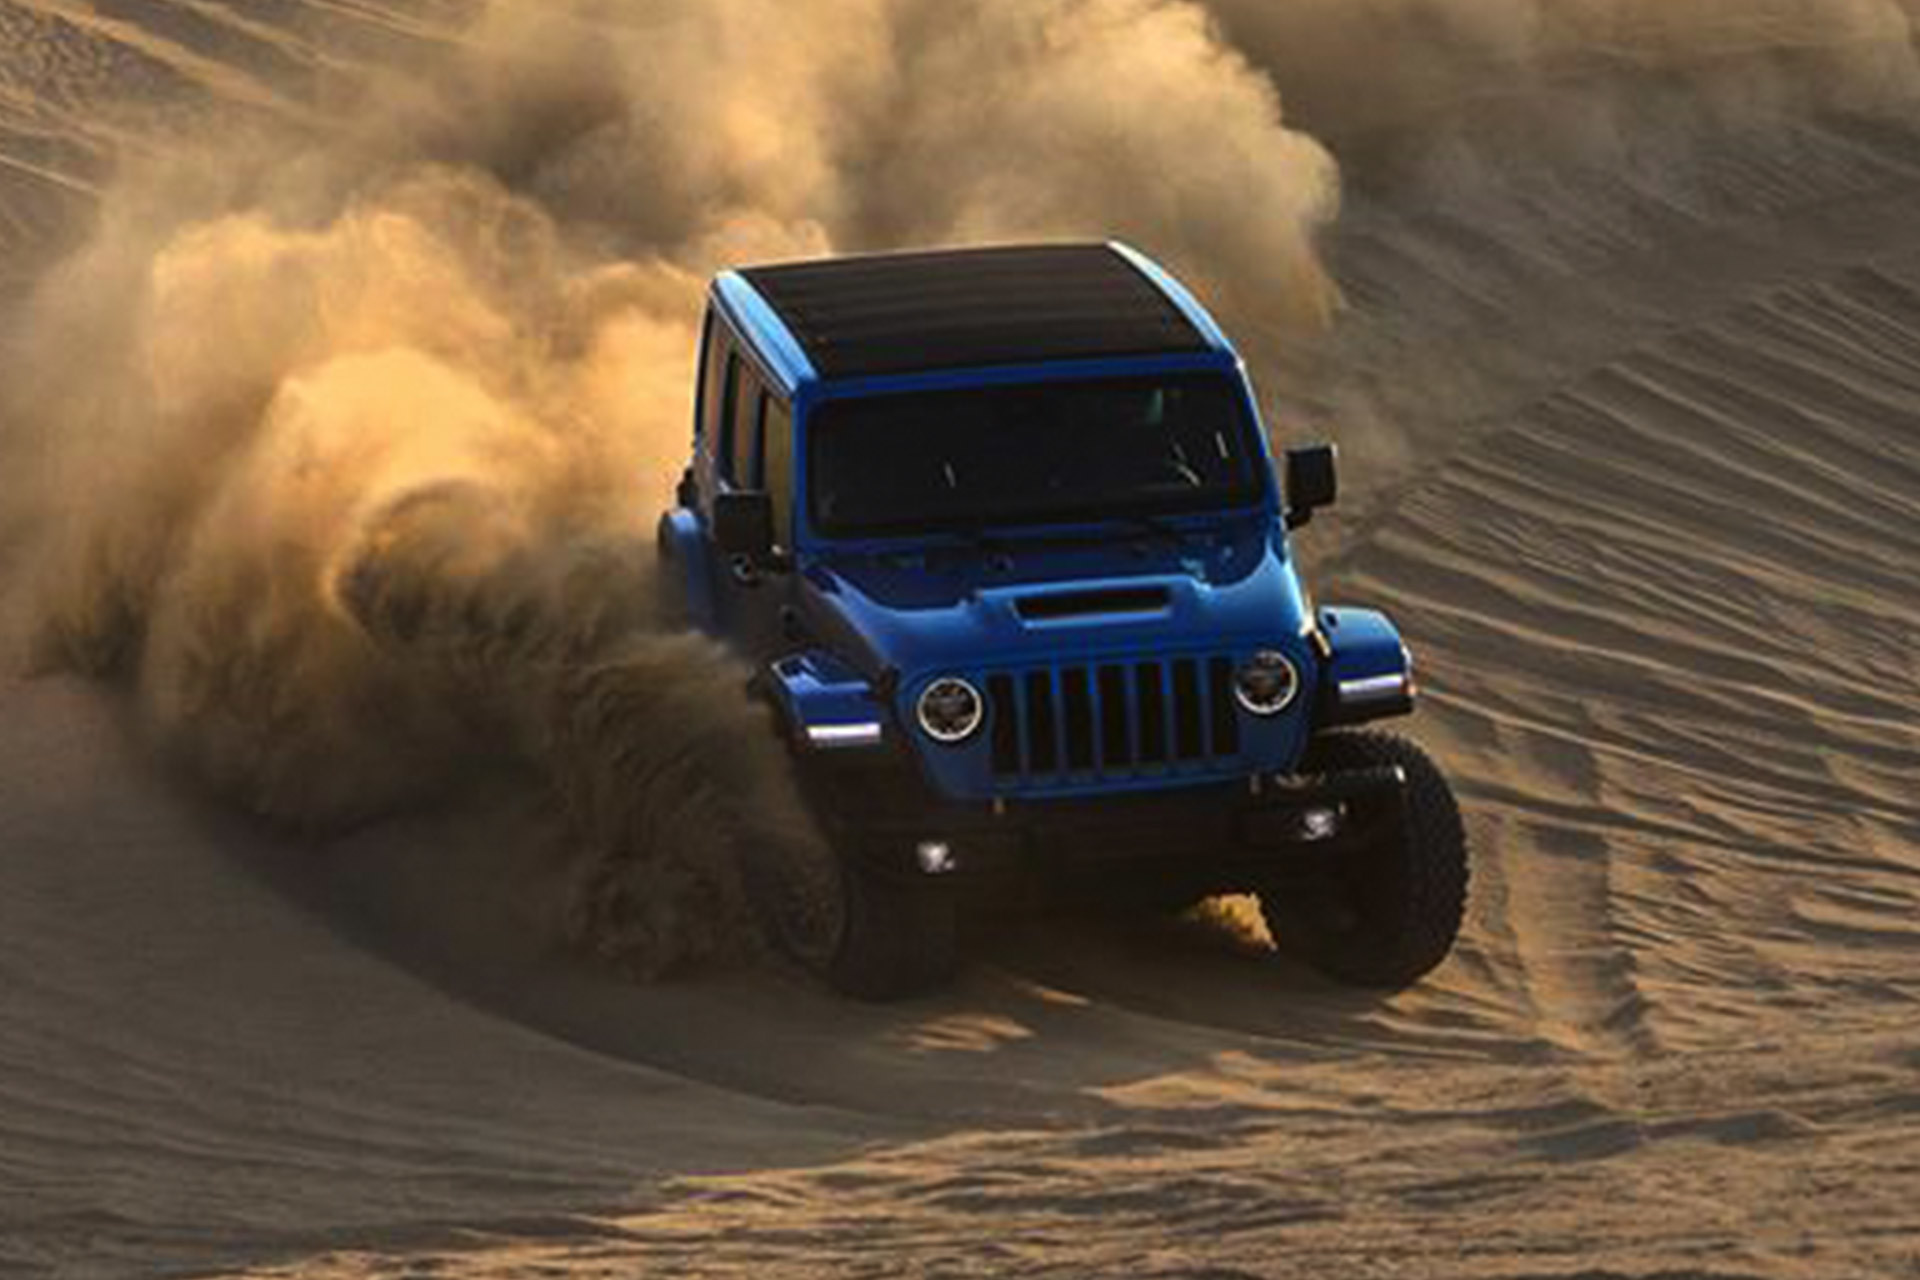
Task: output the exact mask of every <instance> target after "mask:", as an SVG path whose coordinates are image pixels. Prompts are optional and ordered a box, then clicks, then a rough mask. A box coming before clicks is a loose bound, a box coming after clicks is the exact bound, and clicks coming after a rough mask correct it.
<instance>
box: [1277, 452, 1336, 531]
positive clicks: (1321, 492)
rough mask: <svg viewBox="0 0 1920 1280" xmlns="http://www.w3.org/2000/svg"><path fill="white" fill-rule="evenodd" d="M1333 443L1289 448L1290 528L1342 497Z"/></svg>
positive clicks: (1310, 517) (1288, 522)
mask: <svg viewBox="0 0 1920 1280" xmlns="http://www.w3.org/2000/svg"><path fill="white" fill-rule="evenodd" d="M1335 456H1336V451H1335V449H1334V447H1333V446H1332V445H1330V444H1310V445H1306V446H1303V447H1302V448H1299V449H1289V450H1287V528H1289V529H1298V528H1299V527H1300V526H1301V525H1303V524H1305V523H1307V521H1309V520H1311V519H1313V513H1314V512H1316V511H1318V510H1319V509H1320V508H1321V507H1330V506H1332V505H1333V502H1334V499H1336V498H1338V497H1339V496H1340V476H1339V472H1338V470H1337V468H1336V467H1335V465H1334V459H1335Z"/></svg>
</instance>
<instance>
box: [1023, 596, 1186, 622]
mask: <svg viewBox="0 0 1920 1280" xmlns="http://www.w3.org/2000/svg"><path fill="white" fill-rule="evenodd" d="M1172 607H1173V597H1172V595H1171V594H1170V593H1169V592H1168V591H1167V589H1166V588H1165V587H1099V588H1095V589H1092V590H1088V591H1050V592H1046V593H1044V594H1039V595H1030V596H1022V597H1021V598H1020V599H1018V600H1016V601H1014V604H1013V608H1014V612H1015V613H1017V614H1019V615H1020V620H1021V621H1022V622H1031V623H1034V624H1035V625H1037V626H1046V625H1048V624H1053V623H1063V622H1086V621H1088V620H1090V619H1096V618H1097V619H1112V620H1116V621H1126V620H1129V619H1134V618H1140V617H1152V616H1155V615H1158V614H1164V613H1166V612H1167V611H1168V610H1169V609H1171V608H1172Z"/></svg>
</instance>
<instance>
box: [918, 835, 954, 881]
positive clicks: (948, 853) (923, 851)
mask: <svg viewBox="0 0 1920 1280" xmlns="http://www.w3.org/2000/svg"><path fill="white" fill-rule="evenodd" d="M913 856H914V860H915V861H916V862H918V863H919V864H920V869H921V870H922V871H924V872H926V873H927V874H928V875H930V876H943V875H946V874H947V873H948V872H949V871H952V870H953V869H954V867H955V866H957V865H958V862H957V860H956V859H955V858H954V856H953V846H952V845H950V844H948V843H947V842H946V841H945V840H922V841H921V842H920V843H919V844H918V845H917V846H915V847H914V850H913Z"/></svg>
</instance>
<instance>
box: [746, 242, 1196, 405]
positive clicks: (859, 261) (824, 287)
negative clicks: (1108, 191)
mask: <svg viewBox="0 0 1920 1280" xmlns="http://www.w3.org/2000/svg"><path fill="white" fill-rule="evenodd" d="M740 274H741V276H742V277H743V278H744V279H745V280H746V281H747V283H748V284H749V285H751V286H752V287H753V289H754V291H755V292H757V293H758V294H759V295H760V296H761V297H762V298H764V299H765V300H766V302H767V304H768V305H769V306H770V307H772V308H773V310H774V312H775V313H776V314H778V315H779V317H780V319H781V320H782V321H783V322H784V323H785V324H786V326H787V328H788V330H789V331H790V332H792V334H793V336H794V337H795V339H797V340H798V341H799V343H800V346H801V348H802V349H803V350H804V351H805V352H806V355H807V359H808V360H809V361H810V362H811V363H812V365H813V367H814V369H815V370H816V371H818V373H819V374H820V376H821V377H823V378H858V377H874V376H883V375H887V374H906V373H919V372H925V371H934V370H943V369H959V368H984V367H988V366H994V365H1020V364H1034V363H1038V362H1042V361H1052V360H1080V359H1099V358H1105V357H1120V356H1139V355H1160V354H1173V353H1191V352H1199V351H1205V350H1207V349H1208V343H1207V339H1206V337H1205V335H1204V334H1202V333H1201V332H1200V331H1199V329H1197V328H1196V327H1195V326H1194V324H1193V322H1192V321H1191V320H1189V319H1188V317H1187V315H1186V313H1185V312H1184V311H1182V310H1181V309H1180V307H1179V306H1177V305H1176V304H1175V303H1174V302H1173V300H1172V299H1171V298H1169V297H1168V296H1167V295H1166V294H1165V293H1164V292H1162V290H1161V289H1160V286H1159V285H1157V284H1156V283H1155V282H1154V281H1153V280H1151V279H1149V278H1148V276H1147V275H1146V274H1145V273H1144V272H1142V271H1141V270H1140V269H1139V268H1138V267H1137V266H1135V265H1134V263H1133V262H1132V261H1131V260H1130V259H1129V258H1128V257H1127V256H1126V255H1125V254H1123V253H1121V252H1120V251H1119V250H1117V249H1115V248H1114V247H1112V246H1110V245H1104V244H1052V245H1014V246H1005V247H999V248H985V249H945V250H937V251H933V252H920V253H895V254H880V255H875V256H870V257H850V258H827V259H822V260H819V261H815V262H796V263H788V264H781V265H777V266H765V267H751V268H748V269H746V270H744V271H742V272H741V273H740Z"/></svg>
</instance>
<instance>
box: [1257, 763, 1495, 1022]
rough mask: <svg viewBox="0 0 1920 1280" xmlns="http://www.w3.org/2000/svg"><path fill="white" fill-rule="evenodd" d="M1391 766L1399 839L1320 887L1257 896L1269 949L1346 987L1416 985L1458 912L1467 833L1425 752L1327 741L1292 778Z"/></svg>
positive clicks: (1353, 859)
mask: <svg viewBox="0 0 1920 1280" xmlns="http://www.w3.org/2000/svg"><path fill="white" fill-rule="evenodd" d="M1393 765H1398V766H1399V767H1400V769H1401V770H1402V771H1403V772H1404V773H1405V775H1406V779H1407V824H1406V834H1405V838H1404V839H1402V840H1398V841H1395V840H1391V839H1387V840H1381V841H1378V842H1376V843H1374V844H1373V845H1370V846H1368V847H1366V848H1364V849H1361V850H1358V851H1356V852H1355V853H1354V854H1352V855H1350V856H1348V858H1347V859H1346V860H1345V861H1344V862H1343V863H1342V865H1341V866H1340V867H1339V868H1338V869H1337V870H1335V871H1334V872H1332V873H1331V875H1330V877H1329V879H1328V880H1327V881H1325V882H1323V883H1320V884H1315V885H1287V886H1276V887H1274V888H1272V889H1270V890H1265V891H1262V892H1261V893H1260V895H1259V896H1260V910H1261V914H1262V915H1264V916H1265V917H1266V921H1267V929H1268V931H1269V932H1270V933H1272V934H1273V937H1274V942H1275V945H1276V946H1278V947H1279V948H1280V949H1281V950H1283V951H1285V952H1287V953H1289V954H1291V955H1296V956H1298V957H1299V958H1300V959H1302V960H1304V961H1306V962H1307V963H1308V964H1310V965H1312V966H1313V967H1314V968H1316V969H1318V970H1320V971H1321V972H1322V973H1324V974H1326V975H1327V976H1328V977H1330V978H1333V979H1335V980H1336V981H1340V982H1346V983H1350V984H1352V985H1355V986H1363V987H1377V988H1386V989H1398V988H1401V987H1405V986H1408V985H1410V984H1412V983H1414V982H1416V981H1418V980H1419V979H1420V978H1422V977H1424V976H1425V975H1426V974H1427V973H1428V972H1430V971H1431V970H1433V969H1434V968H1435V967H1436V966H1437V965H1439V963H1440V962H1441V961H1442V960H1445V959H1446V958H1447V953H1448V952H1449V951H1451V950H1452V949H1453V943H1454V940H1455V939H1456V938H1457V937H1458V936H1459V934H1460V922H1461V920H1462V918H1463V917H1464V915H1465V912H1466V903H1467V874H1468V871H1467V836H1466V829H1465V828H1464V827H1463V826H1462V825H1461V822H1460V808H1459V805H1458V804H1456V803H1455V801H1454V798H1453V791H1452V789H1451V788H1450V787H1448V786H1447V780H1446V778H1445V777H1444V776H1442V774H1441V773H1440V770H1439V768H1438V767H1437V766H1435V764H1434V763H1433V761H1432V760H1431V759H1430V758H1429V757H1428V756H1427V753H1426V752H1424V751H1422V750H1421V749H1420V748H1419V747H1418V746H1416V745H1415V744H1414V743H1412V742H1410V741H1408V740H1407V739H1405V738H1402V737H1399V736H1397V735H1395V734H1391V733H1380V732H1373V731H1367V732H1347V733H1330V734H1327V735H1325V736H1324V737H1321V738H1318V739H1316V740H1315V741H1314V743H1313V744H1312V746H1311V747H1309V748H1308V751H1307V757H1306V759H1305V761H1304V762H1303V763H1302V765H1301V772H1303V773H1335V772H1339V771H1341V770H1346V769H1370V768H1380V767H1382V766H1393Z"/></svg>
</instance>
